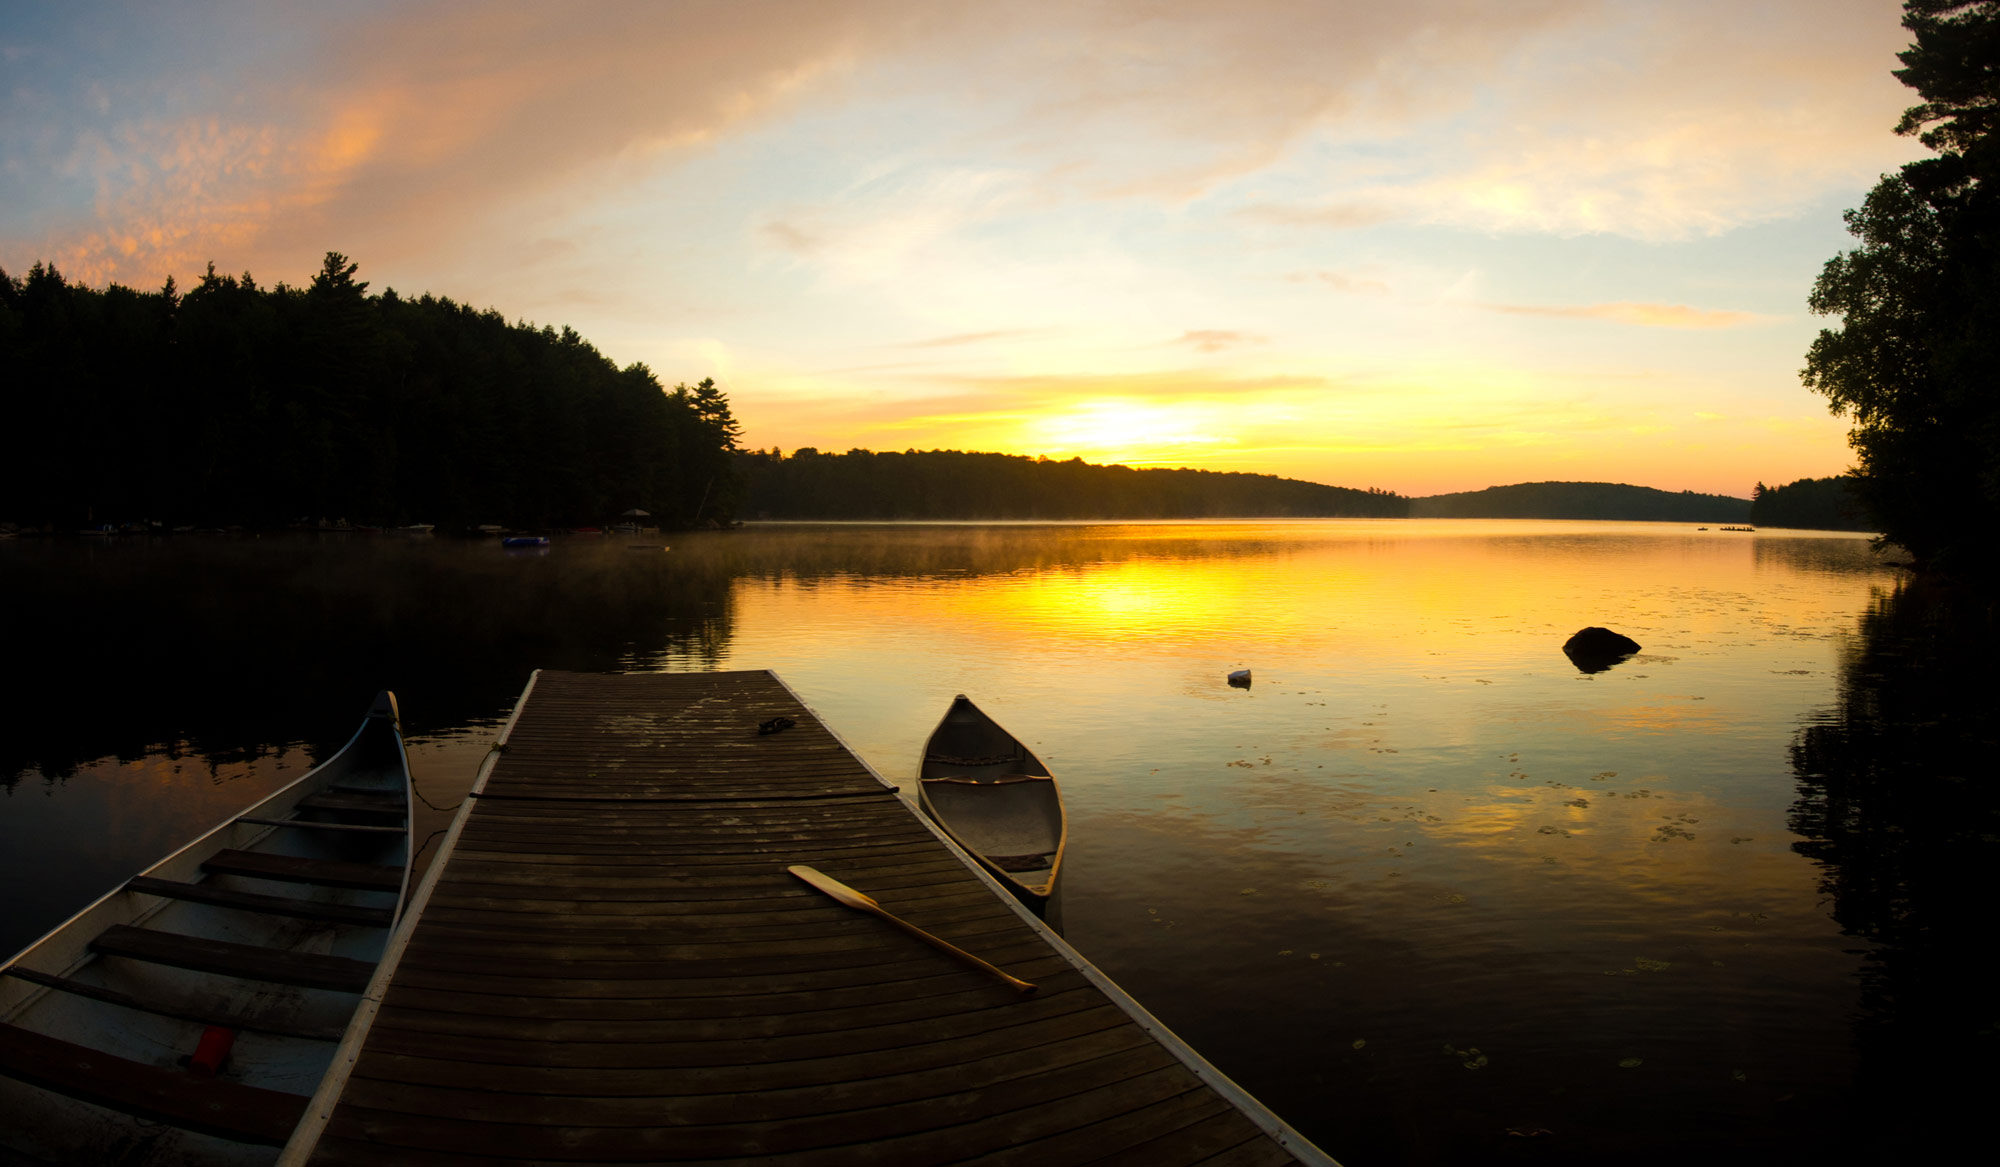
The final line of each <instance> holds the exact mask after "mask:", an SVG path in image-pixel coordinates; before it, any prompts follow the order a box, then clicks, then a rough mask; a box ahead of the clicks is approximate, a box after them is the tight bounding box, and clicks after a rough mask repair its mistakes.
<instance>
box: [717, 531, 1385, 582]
mask: <svg viewBox="0 0 2000 1167" xmlns="http://www.w3.org/2000/svg"><path fill="white" fill-rule="evenodd" d="M1238 531H1240V537H1232V535H1234V534H1235V533H1236V532H1238ZM1323 538H1324V533H1323V532H1322V531H1318V530H1315V529H1314V528H1313V527H1311V526H1301V527H1299V528H1298V529H1297V535H1296V536H1295V537H1292V538H1286V537H1274V536H1273V535H1272V534H1271V524H1268V523H1257V524H1249V525H1246V526H1244V527H1242V528H1235V527H1234V526H1233V525H1232V524H1220V523H1218V524H1203V525H1180V526H1176V525H1172V524H1162V525H1158V526H1154V525H1146V524H1108V525H1097V524H1033V523H1023V524H1018V525H1008V524H993V525H971V524H968V525H964V526H960V525H955V524H908V525H891V524H880V525H872V524H860V523H857V524H814V525H803V524H801V525H797V526H792V525H771V526H762V527H760V526H752V527H750V528H748V529H747V530H744V531H742V532H738V533H734V534H731V535H730V536H729V537H728V538H726V539H719V540H714V541H712V542H710V543H708V544H706V545H704V547H703V553H704V554H705V555H707V556H709V557H711V558H712V560H713V561H714V562H715V563H716V565H717V566H718V567H719V568H720V569H722V570H725V571H727V573H728V574H730V575H732V576H747V577H752V578H758V579H780V578H783V579H790V580H794V581H797V582H805V583H810V582H817V581H820V580H828V579H846V578H869V577H881V578H899V579H946V578H951V577H958V576H982V575H1007V574H1014V573H1030V572H1038V571H1061V570H1076V569H1081V568H1087V567H1093V566H1099V565H1104V564H1115V563H1123V562H1127V561H1130V560H1135V559H1176V560H1196V559H1200V560H1210V559H1243V558H1249V557H1258V556H1281V555H1286V554H1291V553H1293V552H1295V551H1297V550H1300V549H1303V548H1305V547H1308V546H1312V545H1313V544H1312V543H1311V542H1309V541H1311V540H1315V539H1323ZM1364 545H1365V544H1362V543H1360V542H1359V541H1357V542H1356V543H1355V544H1354V546H1355V547H1357V548H1359V547H1362V546H1364ZM1385 545H1386V544H1385Z"/></svg>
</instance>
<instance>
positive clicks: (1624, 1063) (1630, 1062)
mask: <svg viewBox="0 0 2000 1167" xmlns="http://www.w3.org/2000/svg"><path fill="white" fill-rule="evenodd" d="M1645 1061H1646V1059H1644V1058H1620V1059H1619V1061H1618V1068H1619V1069H1621V1070H1629V1069H1632V1068H1633V1067H1634V1066H1639V1065H1643V1064H1644V1063H1645Z"/></svg>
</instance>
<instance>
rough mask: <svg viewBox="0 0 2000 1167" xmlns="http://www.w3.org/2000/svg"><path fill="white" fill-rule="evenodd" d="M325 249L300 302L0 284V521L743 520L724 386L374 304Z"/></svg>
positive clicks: (274, 290) (552, 337) (204, 284)
mask: <svg viewBox="0 0 2000 1167" xmlns="http://www.w3.org/2000/svg"><path fill="white" fill-rule="evenodd" d="M356 271H357V265H355V264H354V263H351V262H349V261H348V259H347V258H346V257H345V256H343V255H340V254H338V253H336V252H329V253H328V254H327V256H326V259H325V262H324V263H323V265H322V266H321V268H320V270H319V272H318V273H317V274H316V275H314V277H313V278H312V281H311V283H310V284H308V285H307V286H306V287H304V288H293V287H289V286H287V285H285V284H282V283H280V284H277V285H275V286H272V287H268V288H266V287H262V286H259V285H258V284H257V282H256V281H255V280H254V279H253V278H251V276H250V275H249V273H247V272H246V273H244V274H243V275H242V276H229V275H218V274H217V273H216V271H215V269H214V266H213V265H210V267H209V270H208V273H207V274H206V275H205V276H204V277H203V278H202V280H201V282H200V283H198V284H197V285H195V286H194V287H192V288H190V289H188V290H187V291H186V292H185V293H183V292H181V291H180V290H179V289H178V288H177V287H176V286H175V283H174V281H173V279H172V278H171V277H169V278H168V280H167V282H166V284H165V286H164V287H162V288H161V289H159V290H158V291H155V292H141V291H136V290H134V289H132V288H128V287H123V286H121V285H118V284H111V285H109V286H106V287H104V288H91V287H88V286H86V285H84V284H82V283H77V282H71V281H69V280H67V279H65V278H64V277H63V276H62V274H61V273H60V272H58V271H57V270H56V269H55V268H54V267H53V266H51V265H48V264H43V263H37V264H36V265H34V267H33V268H31V269H30V270H29V272H28V273H27V275H26V276H24V277H20V278H15V277H11V276H9V275H7V273H6V272H4V271H0V368H3V369H5V370H6V371H7V375H6V378H5V381H4V385H5V388H4V389H0V417H4V419H5V424H6V430H7V432H8V433H9V434H10V435H11V436H12V438H13V440H12V441H11V442H9V447H10V448H9V449H8V451H7V457H6V458H5V459H4V461H0V520H5V521H10V522H16V523H20V524H23V525H26V526H31V527H46V528H49V529H55V530H69V529H74V528H75V527H77V526H81V525H91V524H96V523H103V522H127V521H134V520H141V519H144V520H151V521H154V522H161V523H165V524H167V525H184V524H186V525H200V526H225V525H243V526H251V527H266V528H269V527H278V526H283V525H286V524H290V523H296V522H298V521H300V520H306V521H324V520H337V519H348V520H350V521H353V522H356V523H381V524H402V523H411V522H426V523H435V524H438V525H440V526H464V525H471V524H477V523H498V524H502V525H506V526H512V527H546V526H555V525H586V524H597V523H602V522H605V521H607V520H608V519H610V518H611V517H613V516H616V515H618V514H620V513H621V512H623V511H626V510H629V509H632V508H638V509H641V510H645V511H648V512H650V513H651V514H652V515H654V516H656V518H657V519H658V520H659V521H661V522H665V523H668V524H675V525H683V526H686V525H695V524H700V523H705V522H708V521H713V520H726V519H728V518H729V517H730V516H731V514H732V511H733V507H734V503H735V499H736V485H735V482H734V479H733V476H732V468H733V462H732V455H733V453H734V452H735V447H736V437H737V424H736V422H735V420H734V418H733V417H732V416H731V414H730V410H729V403H728V401H727V399H726V398H725V397H724V396H723V394H722V392H721V391H720V390H718V389H717V388H716V387H715V384H714V382H713V381H703V382H701V383H700V384H698V385H695V386H692V387H690V386H686V385H677V386H675V387H674V388H673V389H672V390H670V391H669V390H665V389H663V387H662V386H661V384H660V382H659V380H658V379H657V378H656V377H655V376H654V374H653V372H652V370H650V369H648V368H647V367H646V366H645V365H643V364H636V363H635V364H630V365H627V366H625V367H624V368H619V367H618V366H617V365H615V364H613V363H612V362H611V361H610V360H609V359H607V358H606V357H605V356H604V355H603V354H602V353H600V352H598V351H597V349H596V348H594V347H593V346H592V345H591V344H590V343H589V342H588V341H586V340H584V339H583V338H582V337H581V336H579V335H578V334H577V333H576V332H575V330H573V329H570V328H563V329H561V330H557V329H556V328H554V327H553V326H544V327H540V328H536V327H534V326H532V325H529V324H525V323H513V324H510V323H508V322H507V321H506V320H505V319H503V318H502V317H501V316H500V314H499V313H498V312H495V311H493V310H491V309H488V310H486V311H479V310H476V309H474V308H472V307H471V306H469V305H466V304H460V303H456V302H454V301H452V300H450V299H446V298H443V297H436V296H431V295H428V294H427V295H423V296H418V297H414V298H410V297H404V296H400V295H398V294H397V293H396V292H395V290H394V289H388V290H385V291H383V292H381V293H380V294H377V295H372V296H371V295H369V294H367V289H368V285H367V284H366V283H365V282H362V281H360V280H357V279H356V278H355V273H356Z"/></svg>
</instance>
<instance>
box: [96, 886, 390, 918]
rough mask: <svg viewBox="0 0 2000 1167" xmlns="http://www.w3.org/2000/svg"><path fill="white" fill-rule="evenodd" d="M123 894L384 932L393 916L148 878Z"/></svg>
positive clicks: (385, 912)
mask: <svg viewBox="0 0 2000 1167" xmlns="http://www.w3.org/2000/svg"><path fill="white" fill-rule="evenodd" d="M125 890H126V891H136V892H143V893H144V894H146V895H149V896H160V897H162V898H164V899H170V900H186V901H188V902H190V903H196V904H212V905H214V906H215V907H218V908H235V909H238V910H239V911H245V912H262V913H263V914H265V915H267V916H289V917H291V918H293V919H297V920H324V921H326V922H327V923H329V924H360V925H363V926H365V927H370V928H387V927H388V926H389V924H390V923H391V922H392V921H393V920H394V919H395V916H396V914H395V913H394V912H393V911H391V910H389V909H388V908H367V907H360V906H357V905H355V904H327V903H321V902H319V901H317V900H298V899H292V898H290V897H287V896H267V895H260V894H258V893H257V892H249V891H232V890H230V889H229V888H226V887H216V886H215V885H214V884H212V883H181V882H179V881H178V880H172V879H154V878H153V877H152V876H149V875H140V876H135V877H134V878H133V879H131V880H129V881H128V882H127V883H126V884H125Z"/></svg>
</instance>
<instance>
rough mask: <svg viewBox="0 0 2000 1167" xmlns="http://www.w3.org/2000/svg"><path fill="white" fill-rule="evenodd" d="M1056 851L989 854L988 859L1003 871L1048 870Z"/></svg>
mask: <svg viewBox="0 0 2000 1167" xmlns="http://www.w3.org/2000/svg"><path fill="white" fill-rule="evenodd" d="M1054 858H1055V852H1053V851H1044V852H1042V853H1041V854H1039V855H988V856H987V857H986V859H987V861H988V862H989V863H991V864H993V866H995V867H998V868H999V869H1000V870H1002V871H1047V870H1048V869H1049V863H1050V861H1051V860H1053V859H1054Z"/></svg>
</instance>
